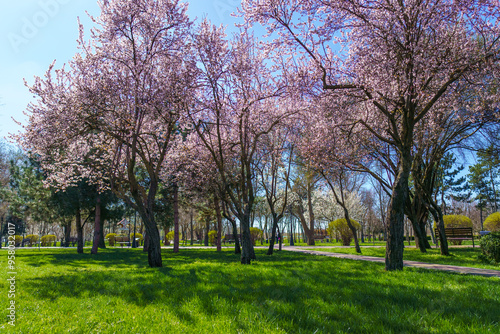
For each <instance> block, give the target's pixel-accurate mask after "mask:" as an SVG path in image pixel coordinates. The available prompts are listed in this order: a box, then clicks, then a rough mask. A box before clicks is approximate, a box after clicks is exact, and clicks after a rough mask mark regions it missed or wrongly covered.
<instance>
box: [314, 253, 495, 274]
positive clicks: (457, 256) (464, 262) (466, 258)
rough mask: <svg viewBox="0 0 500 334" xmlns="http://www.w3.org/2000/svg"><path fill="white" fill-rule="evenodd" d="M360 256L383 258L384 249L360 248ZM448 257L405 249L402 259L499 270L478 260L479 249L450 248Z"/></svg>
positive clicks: (493, 265)
mask: <svg viewBox="0 0 500 334" xmlns="http://www.w3.org/2000/svg"><path fill="white" fill-rule="evenodd" d="M311 249H312V250H320V251H322V252H332V253H344V254H356V250H355V249H354V248H321V249H318V248H316V249H313V248H311ZM361 252H362V255H367V256H376V257H385V248H368V247H365V248H362V249H361ZM450 254H451V255H450V256H443V255H441V253H440V251H439V249H434V248H433V249H429V250H427V253H425V254H424V253H422V252H420V251H419V250H418V249H416V248H413V247H406V248H405V250H404V254H403V258H404V259H405V260H408V261H419V262H426V263H436V264H449V265H454V266H462V267H474V268H483V269H496V270H500V265H498V264H496V265H495V264H488V263H484V262H482V261H481V260H479V259H478V256H479V255H480V254H481V249H480V248H478V247H476V248H450Z"/></svg>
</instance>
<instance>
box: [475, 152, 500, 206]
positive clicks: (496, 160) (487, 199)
mask: <svg viewBox="0 0 500 334" xmlns="http://www.w3.org/2000/svg"><path fill="white" fill-rule="evenodd" d="M477 157H478V162H477V163H476V164H475V165H472V166H470V167H469V174H468V175H467V177H468V179H469V184H470V185H471V188H472V190H473V191H474V193H475V194H476V197H475V199H476V200H477V201H478V204H477V207H478V208H479V209H483V208H485V207H486V204H487V203H489V204H490V205H491V206H493V207H495V208H496V205H497V203H498V197H499V196H498V188H499V186H500V184H499V177H498V176H499V175H500V157H499V151H498V149H497V148H496V147H495V146H494V145H493V144H492V145H490V146H489V147H487V148H486V149H483V150H479V151H478V152H477Z"/></svg>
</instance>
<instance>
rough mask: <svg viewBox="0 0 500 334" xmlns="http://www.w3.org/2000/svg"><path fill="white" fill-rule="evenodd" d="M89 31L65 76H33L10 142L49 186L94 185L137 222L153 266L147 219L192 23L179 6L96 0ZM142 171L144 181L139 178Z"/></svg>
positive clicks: (189, 71) (173, 120)
mask: <svg viewBox="0 0 500 334" xmlns="http://www.w3.org/2000/svg"><path fill="white" fill-rule="evenodd" d="M99 4H100V7H101V11H102V13H101V16H99V17H97V18H92V19H93V20H94V22H95V24H96V25H97V28H95V29H93V30H92V31H91V38H90V40H89V41H88V42H85V40H84V36H83V27H81V28H80V30H81V37H80V48H81V51H80V52H79V53H77V54H76V55H75V57H74V59H73V60H72V61H71V62H70V63H69V65H70V70H65V69H64V68H63V69H60V70H56V71H55V77H54V76H53V75H52V70H53V65H52V66H51V67H50V68H49V71H48V72H47V75H46V77H45V78H44V79H42V78H36V79H35V83H34V84H33V86H31V87H30V90H31V92H32V93H33V94H34V95H35V96H37V97H38V103H34V104H31V105H30V106H29V108H28V113H29V116H30V122H29V124H28V126H27V127H26V128H25V132H24V133H23V134H22V135H20V136H19V137H18V139H19V141H20V142H21V143H22V144H23V146H24V147H26V148H27V149H30V150H32V151H33V152H35V153H37V154H39V155H40V156H41V161H42V164H43V165H44V168H45V169H47V170H48V171H50V172H51V178H52V181H54V183H57V184H59V185H60V186H65V185H70V184H72V183H75V182H76V181H77V180H78V179H81V178H86V179H88V180H90V181H91V182H95V183H98V184H101V186H102V185H103V182H102V180H106V182H108V183H109V184H110V188H111V189H112V190H113V191H114V192H115V193H116V194H117V195H118V196H120V197H121V198H122V199H123V200H124V201H126V203H127V204H128V205H130V206H131V207H132V208H134V209H135V210H136V211H137V212H139V214H140V215H141V218H142V220H143V221H144V224H145V227H146V234H147V236H148V240H149V247H148V262H149V265H150V266H151V267H161V266H162V259H161V249H160V236H159V232H158V228H157V225H156V222H155V219H154V201H155V197H156V194H157V191H158V184H159V182H160V179H159V175H160V172H161V170H162V168H163V164H164V162H165V160H166V159H167V157H168V154H169V152H170V149H171V139H172V138H173V137H175V136H176V135H177V134H178V133H179V131H180V130H179V129H181V128H182V115H183V112H184V111H185V109H186V108H185V106H186V105H188V104H189V97H190V95H191V88H192V87H193V82H194V80H195V79H196V75H195V74H196V71H195V64H194V63H192V62H189V61H186V59H187V57H186V56H185V55H186V54H189V52H190V44H189V36H190V35H189V31H190V27H191V22H190V21H189V19H188V16H187V15H186V10H187V6H186V5H185V4H182V3H180V2H179V1H178V0H137V1H118V0H109V1H100V2H99ZM141 171H145V173H141Z"/></svg>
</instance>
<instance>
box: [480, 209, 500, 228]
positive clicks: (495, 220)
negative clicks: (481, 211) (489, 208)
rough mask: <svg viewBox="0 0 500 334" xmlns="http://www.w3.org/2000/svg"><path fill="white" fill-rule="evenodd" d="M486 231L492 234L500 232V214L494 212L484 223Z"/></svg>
mask: <svg viewBox="0 0 500 334" xmlns="http://www.w3.org/2000/svg"><path fill="white" fill-rule="evenodd" d="M483 226H484V229H485V230H486V231H491V232H500V212H494V213H492V214H491V215H489V216H488V218H486V220H485V221H484V224H483Z"/></svg>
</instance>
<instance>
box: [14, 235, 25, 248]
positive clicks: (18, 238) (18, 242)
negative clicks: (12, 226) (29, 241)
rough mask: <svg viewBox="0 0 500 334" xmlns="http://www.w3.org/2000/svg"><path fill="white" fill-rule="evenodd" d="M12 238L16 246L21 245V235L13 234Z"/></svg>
mask: <svg viewBox="0 0 500 334" xmlns="http://www.w3.org/2000/svg"><path fill="white" fill-rule="evenodd" d="M14 239H15V240H16V247H17V246H21V243H22V242H23V237H22V236H21V235H15V236H14Z"/></svg>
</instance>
